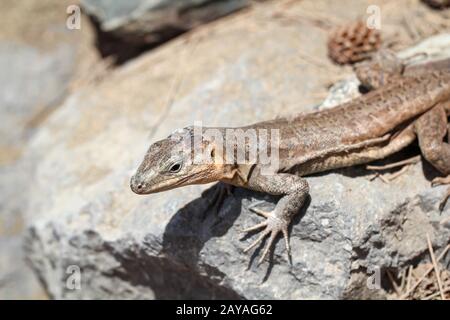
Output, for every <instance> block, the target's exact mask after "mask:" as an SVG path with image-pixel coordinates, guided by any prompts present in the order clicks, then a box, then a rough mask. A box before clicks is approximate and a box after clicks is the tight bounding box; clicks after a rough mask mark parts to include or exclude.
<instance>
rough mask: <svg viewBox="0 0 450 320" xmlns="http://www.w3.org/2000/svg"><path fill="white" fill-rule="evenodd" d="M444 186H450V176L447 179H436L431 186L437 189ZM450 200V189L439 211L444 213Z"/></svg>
mask: <svg viewBox="0 0 450 320" xmlns="http://www.w3.org/2000/svg"><path fill="white" fill-rule="evenodd" d="M444 184H450V176H447V177H437V178H434V179H433V181H431V186H432V187H436V186H440V185H444ZM449 199H450V189H448V190H447V194H446V195H445V196H444V199H443V200H442V201H441V203H440V204H439V211H440V212H442V211H444V209H445V205H446V204H447V202H448V200H449Z"/></svg>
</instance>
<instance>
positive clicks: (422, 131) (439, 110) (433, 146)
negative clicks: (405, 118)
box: [415, 102, 450, 211]
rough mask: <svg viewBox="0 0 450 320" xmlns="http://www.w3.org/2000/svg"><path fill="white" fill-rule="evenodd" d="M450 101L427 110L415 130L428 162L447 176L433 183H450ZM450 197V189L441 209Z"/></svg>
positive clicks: (417, 122)
mask: <svg viewBox="0 0 450 320" xmlns="http://www.w3.org/2000/svg"><path fill="white" fill-rule="evenodd" d="M449 106H450V102H446V103H440V104H438V105H436V106H435V107H433V109H431V110H429V111H427V112H426V113H425V114H423V115H422V116H421V117H420V118H419V119H417V121H416V123H415V130H416V132H417V136H418V138H419V146H420V149H421V151H422V153H423V155H424V157H425V159H427V161H428V162H430V163H431V164H432V165H433V166H434V167H435V168H436V169H438V170H439V171H440V172H441V173H443V174H445V175H447V177H439V178H436V179H434V180H433V181H432V185H433V186H435V185H441V184H450V144H449V142H445V141H444V137H445V136H446V135H447V131H448V123H447V114H446V110H448V109H449ZM449 198H450V189H449V190H448V191H447V195H446V196H445V197H444V200H443V201H442V202H441V204H440V206H439V209H440V210H441V211H442V210H444V207H445V204H446V203H447V200H448V199H449Z"/></svg>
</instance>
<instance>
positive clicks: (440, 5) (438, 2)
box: [422, 0, 450, 9]
mask: <svg viewBox="0 0 450 320" xmlns="http://www.w3.org/2000/svg"><path fill="white" fill-rule="evenodd" d="M422 2H424V3H426V4H427V5H429V6H430V7H431V8H433V9H445V8H449V7H450V0H422Z"/></svg>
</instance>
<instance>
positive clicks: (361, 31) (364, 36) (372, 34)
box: [328, 21, 381, 64]
mask: <svg viewBox="0 0 450 320" xmlns="http://www.w3.org/2000/svg"><path fill="white" fill-rule="evenodd" d="M380 46H381V35H380V32H379V31H378V30H376V29H369V28H368V27H367V26H366V24H365V23H364V22H363V21H357V22H352V23H350V24H346V25H344V26H341V27H339V28H337V29H336V30H335V31H334V32H332V33H331V34H330V37H329V38H328V54H329V56H330V58H331V59H332V60H333V61H335V62H337V63H339V64H347V63H355V62H358V61H361V60H364V59H365V58H367V57H368V56H369V54H370V53H371V52H374V51H376V50H378V48H380Z"/></svg>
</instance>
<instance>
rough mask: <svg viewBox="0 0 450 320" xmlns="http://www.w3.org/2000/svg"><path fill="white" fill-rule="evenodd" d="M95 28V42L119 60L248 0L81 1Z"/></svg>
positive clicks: (123, 59)
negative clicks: (96, 29)
mask: <svg viewBox="0 0 450 320" xmlns="http://www.w3.org/2000/svg"><path fill="white" fill-rule="evenodd" d="M81 3H82V5H83V9H84V12H86V13H87V14H88V15H90V16H91V17H92V19H93V21H94V23H95V25H96V26H97V28H98V37H97V45H98V47H99V49H100V51H101V52H102V54H103V55H104V56H109V55H114V56H116V59H117V60H118V62H119V63H121V62H123V61H125V60H127V59H129V58H131V57H134V56H136V55H138V54H139V53H140V52H142V51H144V50H147V49H149V48H153V47H155V46H156V45H159V44H161V43H163V42H165V41H167V40H169V39H171V38H173V37H175V36H177V35H179V34H181V33H183V32H186V31H188V30H190V29H192V28H194V27H196V26H198V25H201V24H204V23H206V22H209V21H212V20H215V19H217V18H219V17H222V16H225V15H227V14H230V13H232V12H234V11H236V10H239V9H242V8H244V7H246V6H247V5H248V4H249V1H248V0H132V1H121V0H82V1H81Z"/></svg>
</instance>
